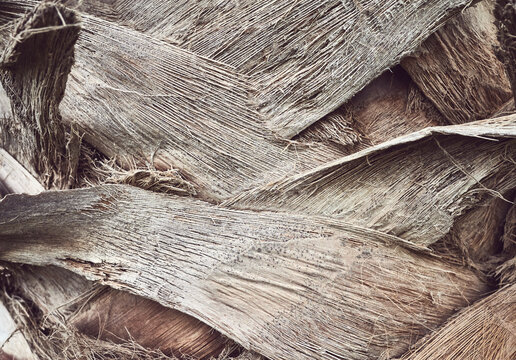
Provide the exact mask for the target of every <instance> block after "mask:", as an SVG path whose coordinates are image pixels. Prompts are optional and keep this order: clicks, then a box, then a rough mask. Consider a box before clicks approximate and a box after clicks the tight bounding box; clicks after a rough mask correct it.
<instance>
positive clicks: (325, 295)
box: [0, 186, 488, 359]
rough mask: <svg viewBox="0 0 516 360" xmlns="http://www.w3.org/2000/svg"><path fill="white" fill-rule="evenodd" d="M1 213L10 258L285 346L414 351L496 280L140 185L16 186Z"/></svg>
mask: <svg viewBox="0 0 516 360" xmlns="http://www.w3.org/2000/svg"><path fill="white" fill-rule="evenodd" d="M0 215H1V219H2V222H1V224H0V249H1V255H0V256H1V258H2V259H3V260H8V261H13V262H24V263H32V264H39V265H47V264H54V265H58V266H62V267H66V268H68V269H70V270H72V271H76V272H78V273H81V274H83V275H85V276H87V277H89V278H90V279H95V280H99V281H101V282H103V283H104V284H107V285H110V286H112V287H115V288H119V289H125V290H129V291H131V292H135V293H137V294H139V295H143V296H145V297H149V298H152V299H154V300H157V301H159V302H161V303H162V304H164V305H166V306H169V307H173V308H175V309H178V310H181V311H184V312H186V313H188V314H191V315H194V316H195V317H197V318H199V319H201V320H203V321H205V322H206V323H207V324H209V325H211V326H213V327H214V328H216V329H218V330H220V331H221V332H222V333H224V334H226V335H228V336H229V337H230V338H232V339H234V340H236V341H237V342H238V343H240V344H242V345H244V346H245V347H249V348H251V349H253V350H257V351H258V352H260V353H262V354H264V355H266V356H270V357H272V358H276V359H291V358H292V357H295V358H299V359H304V358H307V359H308V358H319V359H330V358H333V356H341V357H345V358H350V359H366V358H369V357H371V356H387V355H396V354H398V355H400V354H401V353H402V352H403V351H404V350H405V349H406V348H407V347H408V346H409V345H410V344H411V342H412V341H413V339H414V336H417V334H419V335H423V334H424V333H426V332H427V331H428V330H429V329H432V328H435V327H436V326H438V325H439V324H440V323H441V322H442V321H444V320H445V319H446V318H447V317H448V316H450V315H451V314H453V313H454V312H455V311H456V310H457V309H459V308H461V307H463V306H465V305H467V303H468V301H474V300H476V299H477V298H479V297H480V296H481V295H482V294H483V293H484V292H485V291H487V290H488V287H487V286H486V283H485V282H484V280H483V279H482V278H481V277H479V276H478V275H476V274H475V273H474V272H472V271H470V270H468V269H466V268H463V267H457V266H454V265H449V264H447V263H446V262H442V261H440V260H439V259H438V258H433V257H432V256H430V254H428V253H426V250H425V249H424V248H419V247H417V246H415V245H412V244H411V243H409V242H405V241H403V240H401V239H399V238H396V237H392V236H388V235H384V234H382V233H379V232H376V231H373V230H367V229H365V228H360V227H356V226H353V225H348V224H346V223H343V222H339V221H337V220H332V219H327V218H326V219H325V218H319V217H307V216H301V215H290V214H282V213H253V212H244V211H235V210H225V209H221V208H218V207H214V206H211V205H207V204H205V203H203V202H199V201H196V200H193V199H189V198H184V197H169V196H164V195H160V194H156V193H151V192H148V191H144V190H139V189H136V188H133V187H127V186H125V187H124V186H106V187H102V188H94V189H85V190H76V191H69V192H48V193H43V194H40V195H37V196H35V197H34V196H32V197H29V196H24V195H18V196H15V195H11V196H7V197H6V198H5V199H4V200H3V201H2V202H1V203H0ZM17 219H24V220H23V221H19V220H17ZM56 221H59V223H60V228H59V230H58V229H57V228H56V226H54V224H55V222H56ZM406 247H407V248H411V249H414V250H408V249H406ZM50 249H51V251H49V250H50ZM122 249H123V251H121V250H122ZM172 265H173V266H172ZM400 309H403V310H402V311H401V312H400ZM379 317H380V318H379ZM330 318H331V319H332V321H328V319H330ZM365 339H369V340H368V341H365Z"/></svg>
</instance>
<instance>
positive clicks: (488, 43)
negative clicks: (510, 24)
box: [401, 0, 512, 124]
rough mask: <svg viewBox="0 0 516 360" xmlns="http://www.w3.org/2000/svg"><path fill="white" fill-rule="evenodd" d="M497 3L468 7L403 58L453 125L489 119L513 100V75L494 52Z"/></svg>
mask: <svg viewBox="0 0 516 360" xmlns="http://www.w3.org/2000/svg"><path fill="white" fill-rule="evenodd" d="M494 2H495V1H494V0H484V1H481V2H479V3H478V4H476V5H475V6H472V7H470V8H468V9H466V10H464V11H463V12H461V13H460V14H459V15H457V17H455V18H454V19H452V20H450V21H449V22H447V23H446V24H445V25H444V26H443V27H442V28H441V29H439V30H438V31H436V32H435V33H434V34H432V35H431V36H430V37H429V38H428V39H427V40H426V41H425V42H424V43H423V44H422V45H421V47H420V48H419V49H418V50H417V52H416V53H415V54H412V55H409V56H408V57H405V58H404V59H403V60H402V61H401V65H402V66H403V68H404V69H405V70H406V71H407V72H408V73H409V74H410V76H411V77H412V79H413V80H414V81H415V82H416V84H417V85H418V86H419V88H420V89H421V90H422V91H423V93H424V94H425V95H426V96H427V97H428V98H429V99H430V100H432V102H433V103H434V104H435V105H436V107H437V108H438V109H439V111H441V113H442V114H443V115H444V117H445V118H446V119H447V121H448V122H449V123H450V124H460V123H465V122H469V121H473V120H481V119H486V118H489V117H491V116H492V115H493V114H494V113H495V112H496V111H497V110H498V109H500V108H501V107H502V106H503V105H504V104H505V103H506V102H507V101H508V100H509V99H511V95H512V92H511V86H510V83H509V79H508V77H507V75H506V73H505V69H504V66H503V64H502V63H501V62H500V61H499V60H498V59H497V57H496V53H495V48H496V47H498V46H499V43H498V40H497V31H496V26H495V18H494V14H493V8H494Z"/></svg>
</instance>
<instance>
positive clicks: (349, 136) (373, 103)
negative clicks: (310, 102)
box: [296, 66, 446, 153]
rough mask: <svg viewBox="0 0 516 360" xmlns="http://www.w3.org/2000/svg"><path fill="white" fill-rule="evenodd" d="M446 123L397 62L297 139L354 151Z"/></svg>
mask: <svg viewBox="0 0 516 360" xmlns="http://www.w3.org/2000/svg"><path fill="white" fill-rule="evenodd" d="M445 123H446V121H445V119H444V118H443V116H442V115H441V114H440V113H439V111H438V110H437V109H436V108H435V106H434V105H433V104H432V103H431V102H430V101H429V100H428V99H427V98H426V97H425V96H424V95H423V93H421V91H420V90H419V89H418V88H417V86H416V85H415V84H414V82H413V81H412V80H411V79H410V77H409V76H408V74H407V73H406V72H405V71H404V70H403V69H402V68H401V67H400V66H396V67H394V68H393V69H392V70H387V71H385V72H384V73H383V74H382V75H381V76H379V77H378V78H376V79H375V80H373V81H372V82H371V83H370V84H369V85H367V86H366V87H365V88H364V89H363V90H362V91H360V92H359V93H358V94H357V95H355V96H354V97H353V99H351V100H350V101H348V102H346V103H345V104H344V105H343V106H341V107H340V108H339V109H337V110H335V111H334V112H332V113H331V114H329V115H328V116H326V117H324V118H323V119H321V120H319V121H318V122H316V123H315V124H313V125H312V126H310V127H309V128H307V129H306V130H304V131H303V132H302V133H301V134H300V135H299V137H297V138H296V140H298V141H301V142H310V141H314V142H325V141H331V142H335V143H337V144H340V145H342V146H345V149H346V150H347V152H349V153H351V152H356V151H359V150H361V149H364V148H366V147H368V146H371V145H376V144H379V143H381V142H384V141H387V140H391V139H394V138H396V137H398V136H402V135H405V134H408V133H411V132H414V131H417V130H421V129H423V128H425V127H429V126H438V125H444V124H445Z"/></svg>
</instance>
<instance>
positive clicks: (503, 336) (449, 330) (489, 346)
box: [400, 284, 516, 360]
mask: <svg viewBox="0 0 516 360" xmlns="http://www.w3.org/2000/svg"><path fill="white" fill-rule="evenodd" d="M514 358H516V284H512V285H508V286H505V287H503V288H501V289H500V290H497V291H496V292H495V293H494V294H492V295H490V296H488V297H486V298H484V299H482V300H480V301H478V302H477V303H475V304H473V305H472V306H470V307H468V308H466V309H463V310H462V311H461V312H460V313H458V314H457V315H456V316H453V317H452V319H450V320H449V321H448V322H447V323H446V325H444V326H443V328H442V329H439V330H438V331H436V332H434V333H433V334H431V335H429V336H428V337H425V338H424V339H423V340H421V341H420V342H419V343H418V344H416V345H415V347H414V349H412V350H411V351H409V352H408V353H407V354H405V355H404V356H403V357H402V358H401V359H400V360H435V359H440V360H455V359H468V360H509V359H514Z"/></svg>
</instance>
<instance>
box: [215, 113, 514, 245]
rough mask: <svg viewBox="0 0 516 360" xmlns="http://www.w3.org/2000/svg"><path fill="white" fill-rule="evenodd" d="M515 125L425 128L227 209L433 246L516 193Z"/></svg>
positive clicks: (248, 195)
mask: <svg viewBox="0 0 516 360" xmlns="http://www.w3.org/2000/svg"><path fill="white" fill-rule="evenodd" d="M515 124H516V117H515V116H514V115H512V116H508V117H505V118H496V119H492V120H485V121H479V122H475V123H470V124H467V125H455V126H445V127H434V128H426V129H424V130H421V131H419V132H415V133H413V134H410V135H407V136H403V137H400V138H397V139H394V140H391V141H387V142H385V143H382V144H380V145H377V146H374V147H371V148H369V149H365V150H363V151H360V152H358V153H355V154H353V155H350V156H346V157H343V158H341V159H339V160H336V161H333V162H331V163H328V164H326V165H324V166H321V167H319V168H316V169H314V170H311V171H308V172H304V173H300V174H298V175H296V176H293V177H289V178H285V179H281V180H278V181H276V182H273V183H270V184H268V185H266V186H264V187H260V188H257V189H253V190H250V191H248V192H244V193H243V194H241V195H239V196H237V197H235V198H234V199H231V200H229V201H227V202H225V204H224V205H225V206H229V207H233V208H240V209H254V210H278V211H291V212H297V213H305V214H306V213H308V214H319V215H332V216H336V217H339V218H341V219H345V220H346V221H350V222H353V223H354V224H359V225H362V226H367V227H370V228H373V229H377V230H381V231H383V232H387V233H390V234H393V235H396V236H400V237H402V238H404V239H405V240H410V241H413V242H414V243H418V244H425V245H428V244H431V243H433V242H435V241H437V240H439V239H440V238H441V237H443V236H444V235H446V234H447V233H448V231H449V230H450V229H451V227H452V225H453V222H454V219H455V218H456V217H458V216H459V215H461V214H462V213H463V212H464V211H465V210H467V209H468V208H470V207H471V206H473V205H474V204H476V203H478V202H479V201H480V200H482V199H485V197H486V196H488V197H489V196H501V195H500V192H504V191H507V190H510V189H513V188H514V187H515V186H516V177H515V176H514V171H515V167H514V158H515V156H516V142H515V140H514V137H515V135H516V126H515ZM493 139H498V140H497V141H493Z"/></svg>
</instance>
